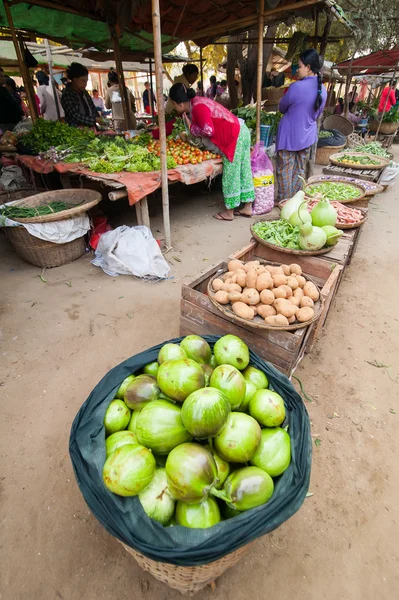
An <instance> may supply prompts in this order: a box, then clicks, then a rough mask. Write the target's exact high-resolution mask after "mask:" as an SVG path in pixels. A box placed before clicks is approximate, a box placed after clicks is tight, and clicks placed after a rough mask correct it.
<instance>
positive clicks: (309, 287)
mask: <svg viewBox="0 0 399 600" xmlns="http://www.w3.org/2000/svg"><path fill="white" fill-rule="evenodd" d="M303 293H304V294H305V296H309V298H312V300H313V301H314V302H316V300H318V299H319V297H320V293H319V290H318V289H317V287H316V286H315V284H314V283H312V282H311V281H307V282H306V283H305V285H304V286H303Z"/></svg>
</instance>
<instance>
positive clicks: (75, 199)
mask: <svg viewBox="0 0 399 600" xmlns="http://www.w3.org/2000/svg"><path fill="white" fill-rule="evenodd" d="M101 199H102V196H101V194H100V193H99V192H96V191H95V190H88V189H76V190H75V189H67V190H51V191H50V192H45V193H44V194H35V195H34V196H29V198H25V199H23V200H20V201H19V202H16V203H15V205H16V206H28V207H32V208H35V207H37V206H43V205H45V204H48V203H49V202H65V203H67V204H68V205H70V208H68V209H66V210H62V211H59V212H55V213H53V214H49V215H42V216H39V215H38V216H35V217H29V218H23V219H20V218H19V219H18V222H19V223H49V222H51V221H63V220H64V219H70V218H71V217H76V216H77V215H80V214H81V213H84V212H87V211H88V210H89V209H90V208H92V207H93V206H95V205H96V204H98V203H99V202H100V201H101Z"/></svg>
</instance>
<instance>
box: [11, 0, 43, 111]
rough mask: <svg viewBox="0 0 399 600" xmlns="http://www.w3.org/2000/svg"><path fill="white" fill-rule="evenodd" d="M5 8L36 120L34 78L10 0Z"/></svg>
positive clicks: (31, 108) (30, 105)
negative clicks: (17, 29)
mask: <svg viewBox="0 0 399 600" xmlns="http://www.w3.org/2000/svg"><path fill="white" fill-rule="evenodd" d="M3 4H4V8H5V11H6V15H7V20H8V25H9V27H10V32H11V37H12V41H13V44H14V48H15V53H16V55H17V60H18V65H19V68H20V71H21V75H22V79H23V80H24V86H25V91H26V95H27V97H28V102H29V108H30V114H31V117H32V121H33V122H35V121H36V119H37V116H38V115H37V106H36V100H35V93H34V90H33V84H32V78H31V75H30V73H29V69H28V67H27V66H26V64H25V60H24V53H23V42H22V37H21V36H18V35H17V32H16V30H15V27H14V21H13V20H12V15H11V10H10V6H9V4H8V0H3Z"/></svg>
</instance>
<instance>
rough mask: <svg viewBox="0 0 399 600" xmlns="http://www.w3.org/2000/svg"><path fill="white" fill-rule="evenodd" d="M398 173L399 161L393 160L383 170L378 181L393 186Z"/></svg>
mask: <svg viewBox="0 0 399 600" xmlns="http://www.w3.org/2000/svg"><path fill="white" fill-rule="evenodd" d="M398 174H399V163H396V162H393V160H392V161H391V162H390V163H389V165H388V166H387V167H386V168H385V169H384V171H383V172H382V175H381V179H380V181H379V182H378V183H380V184H381V185H388V186H392V185H394V183H395V181H396V178H397V176H398Z"/></svg>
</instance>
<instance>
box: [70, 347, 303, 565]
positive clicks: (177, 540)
mask: <svg viewBox="0 0 399 600" xmlns="http://www.w3.org/2000/svg"><path fill="white" fill-rule="evenodd" d="M204 338H205V339H206V340H207V341H208V343H209V344H210V346H211V347H213V345H214V344H215V342H216V341H217V340H218V339H219V338H218V337H217V336H204ZM182 339H183V338H177V339H174V340H169V342H172V343H179V342H180V341H181V340H182ZM164 343H168V342H164ZM163 345H164V344H161V345H159V346H155V347H153V348H150V349H149V350H146V351H145V352H141V353H140V354H137V355H136V356H133V357H131V358H128V359H127V360H125V361H124V362H123V363H121V364H120V365H118V366H117V367H114V368H113V369H111V371H109V373H107V375H106V376H105V377H104V378H103V379H102V380H101V381H100V383H98V385H97V386H96V387H95V388H94V390H93V391H92V393H91V394H90V396H89V397H88V398H87V400H86V402H85V403H84V404H83V406H82V407H81V409H80V410H79V412H78V414H77V416H76V417H75V420H74V422H73V424H72V429H71V435H70V442H69V451H70V456H71V460H72V464H73V468H74V471H75V476H76V479H77V482H78V485H79V488H80V490H81V492H82V494H83V496H84V499H85V500H86V502H87V504H88V506H89V508H90V510H91V511H92V513H93V514H94V516H95V517H96V518H97V519H98V520H99V521H100V523H101V524H102V525H103V526H104V527H105V529H106V530H107V531H108V532H109V533H111V534H112V535H114V536H115V537H116V538H118V539H119V540H120V541H122V542H123V543H124V544H126V545H128V546H131V547H132V548H134V549H135V550H137V551H138V552H141V553H142V554H144V555H145V556H147V557H149V558H151V559H153V560H155V561H161V562H166V563H172V564H175V565H181V566H195V565H202V564H207V563H210V562H213V561H215V560H217V559H219V558H222V557H223V556H225V555H226V554H229V553H230V552H233V551H234V550H237V549H238V548H239V547H241V546H244V545H246V544H248V543H249V542H251V541H253V540H255V539H256V538H258V537H260V536H262V535H265V534H266V533H269V532H270V531H273V530H274V529H276V528H277V527H279V525H281V524H282V523H284V521H286V520H287V519H289V518H290V517H291V516H292V515H293V514H294V513H295V512H296V511H297V510H298V509H299V508H300V506H301V505H302V503H303V501H304V499H305V496H306V493H307V490H308V486H309V478H310V470H311V455H312V444H311V436H310V423H309V417H308V414H307V412H306V408H305V406H304V404H303V402H302V399H301V397H300V396H299V394H298V393H297V392H296V391H295V389H294V387H293V385H292V384H291V382H290V381H289V380H288V378H287V377H286V376H285V375H283V374H282V373H280V372H279V371H277V369H275V368H274V367H273V366H272V365H271V364H269V363H266V362H264V361H263V360H262V359H260V358H259V357H258V356H257V355H256V354H254V353H253V352H250V358H251V360H250V364H252V365H254V366H255V367H257V368H258V369H261V370H262V371H263V372H264V373H265V374H266V376H267V377H268V379H269V382H270V385H271V387H272V388H273V389H274V390H275V391H276V392H278V393H279V394H281V395H282V396H283V398H284V401H285V406H286V412H287V419H288V425H289V428H288V432H289V435H290V438H291V452H292V460H291V464H290V466H289V467H288V469H287V470H286V471H285V472H284V473H283V474H282V475H281V476H280V477H279V478H278V479H275V490H274V493H273V496H272V497H271V499H270V500H269V501H268V502H267V503H266V504H264V505H262V506H258V507H257V508H253V509H251V510H249V511H246V512H243V513H242V514H240V515H238V516H236V517H234V518H232V519H229V520H226V521H222V522H220V523H218V524H217V525H214V526H213V527H211V528H209V529H187V528H185V527H180V526H174V527H163V526H162V525H160V524H159V523H157V522H156V521H153V520H152V519H150V518H149V517H148V516H147V515H146V513H145V512H144V510H143V508H142V506H141V504H140V501H139V499H138V498H137V497H128V498H124V497H121V496H116V495H115V494H112V493H111V492H110V491H108V490H107V488H106V487H105V485H104V483H103V479H102V469H103V465H104V462H105V432H104V426H103V419H104V414H105V411H106V409H107V407H108V405H109V403H110V402H111V400H112V399H113V398H114V395H115V393H116V390H117V389H118V387H119V385H120V383H121V382H122V381H123V379H125V377H127V376H128V375H130V374H132V373H134V372H135V371H138V370H139V369H141V368H142V367H144V365H146V364H147V363H149V362H152V361H155V360H156V359H157V356H158V352H159V350H160V348H161V347H162V346H163Z"/></svg>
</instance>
